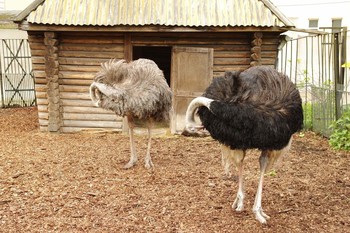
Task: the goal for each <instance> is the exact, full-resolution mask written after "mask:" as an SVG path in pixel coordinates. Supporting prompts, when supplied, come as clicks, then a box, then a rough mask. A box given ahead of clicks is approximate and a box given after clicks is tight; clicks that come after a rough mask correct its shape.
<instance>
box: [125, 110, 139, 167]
mask: <svg viewBox="0 0 350 233" xmlns="http://www.w3.org/2000/svg"><path fill="white" fill-rule="evenodd" d="M127 118H128V125H129V137H130V153H131V156H130V161H129V162H128V163H127V164H126V165H125V166H124V168H125V169H128V168H131V167H133V166H134V165H135V164H136V163H137V154H136V147H135V140H134V127H135V124H134V121H133V119H132V117H129V116H128V117H127Z"/></svg>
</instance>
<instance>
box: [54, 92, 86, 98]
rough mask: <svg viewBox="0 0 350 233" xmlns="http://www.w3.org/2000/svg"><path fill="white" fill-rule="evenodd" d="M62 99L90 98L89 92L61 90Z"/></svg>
mask: <svg viewBox="0 0 350 233" xmlns="http://www.w3.org/2000/svg"><path fill="white" fill-rule="evenodd" d="M60 98H61V99H77V100H90V94H89V92H86V93H75V92H61V93H60Z"/></svg>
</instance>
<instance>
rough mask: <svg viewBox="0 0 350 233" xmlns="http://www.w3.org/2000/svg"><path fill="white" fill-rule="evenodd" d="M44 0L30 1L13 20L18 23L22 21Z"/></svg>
mask: <svg viewBox="0 0 350 233" xmlns="http://www.w3.org/2000/svg"><path fill="white" fill-rule="evenodd" d="M44 2H45V0H35V1H34V2H32V3H31V4H30V5H29V6H28V7H27V8H26V9H24V10H23V11H22V12H21V13H19V14H18V15H17V16H16V17H15V18H14V19H13V22H15V23H20V22H21V21H23V20H24V19H25V18H26V17H27V16H28V15H29V14H30V13H31V12H32V11H34V10H36V8H37V7H38V6H40V5H41V4H43V3H44Z"/></svg>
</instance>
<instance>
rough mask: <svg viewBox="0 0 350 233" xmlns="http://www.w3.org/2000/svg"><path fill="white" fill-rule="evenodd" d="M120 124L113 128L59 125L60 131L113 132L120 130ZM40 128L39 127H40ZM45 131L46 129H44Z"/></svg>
mask: <svg viewBox="0 0 350 233" xmlns="http://www.w3.org/2000/svg"><path fill="white" fill-rule="evenodd" d="M121 128H122V127H121V126H119V125H118V124H117V127H113V128H98V127H95V128H91V127H68V126H62V127H61V132H62V133H76V132H81V131H88V132H91V131H115V132H121ZM40 130H41V129H40ZM43 130H44V131H45V127H43ZM46 131H47V129H46Z"/></svg>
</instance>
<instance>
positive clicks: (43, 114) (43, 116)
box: [38, 112, 49, 120]
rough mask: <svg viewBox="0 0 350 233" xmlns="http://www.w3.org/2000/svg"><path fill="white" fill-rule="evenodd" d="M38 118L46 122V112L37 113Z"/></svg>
mask: <svg viewBox="0 0 350 233" xmlns="http://www.w3.org/2000/svg"><path fill="white" fill-rule="evenodd" d="M38 117H39V119H42V120H48V119H49V114H48V113H47V112H38Z"/></svg>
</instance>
